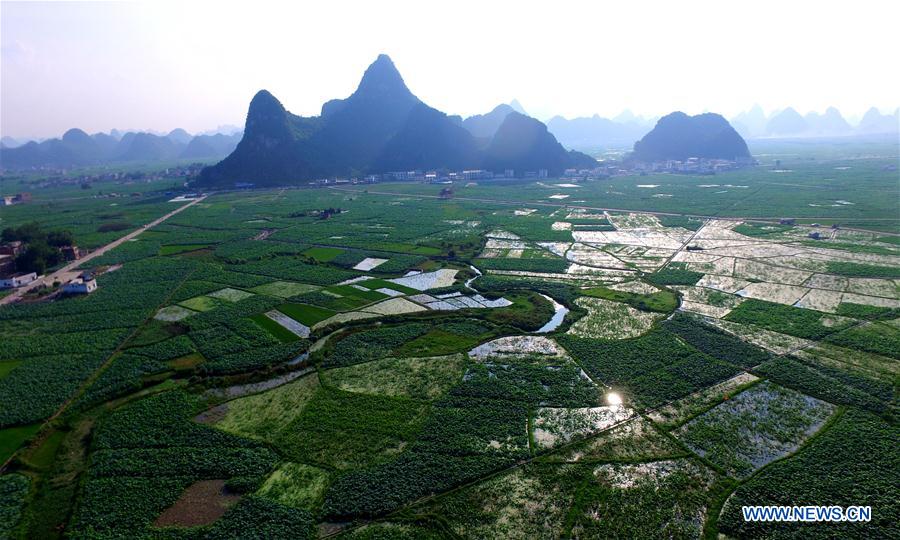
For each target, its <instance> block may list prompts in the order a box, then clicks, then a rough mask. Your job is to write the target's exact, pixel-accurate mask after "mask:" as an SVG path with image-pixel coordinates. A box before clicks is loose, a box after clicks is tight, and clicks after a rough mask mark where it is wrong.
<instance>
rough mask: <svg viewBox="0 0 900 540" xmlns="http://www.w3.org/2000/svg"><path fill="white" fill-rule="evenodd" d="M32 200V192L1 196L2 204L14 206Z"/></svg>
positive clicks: (0, 202)
mask: <svg viewBox="0 0 900 540" xmlns="http://www.w3.org/2000/svg"><path fill="white" fill-rule="evenodd" d="M27 202H31V193H16V194H15V195H4V196H3V197H0V206H12V205H14V204H24V203H27Z"/></svg>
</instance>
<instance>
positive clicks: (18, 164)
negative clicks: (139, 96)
mask: <svg viewBox="0 0 900 540" xmlns="http://www.w3.org/2000/svg"><path fill="white" fill-rule="evenodd" d="M240 138H241V134H240V132H237V133H232V134H230V135H225V134H222V133H216V134H214V135H196V136H192V135H190V134H189V133H187V132H186V131H184V130H183V129H174V130H172V131H171V132H170V133H169V134H167V135H155V134H153V133H146V132H132V131H130V132H127V133H119V132H117V131H116V130H113V131H112V132H111V133H110V134H107V133H95V134H93V135H88V134H87V133H85V132H84V131H82V130H80V129H75V128H73V129H70V130H69V131H67V132H65V133H64V134H63V136H62V137H61V138H59V139H48V140H45V141H42V142H35V141H29V142H27V143H25V144H21V145H19V144H17V143H18V141H16V140H14V139H11V138H7V137H4V140H3V147H2V148H0V166H2V167H3V168H8V169H24V168H31V167H61V168H66V167H76V166H88V165H100V164H104V163H124V162H156V161H173V160H180V159H184V160H188V159H193V160H210V159H216V158H221V157H224V156H227V155H228V154H229V153H230V152H231V151H232V150H234V148H235V146H237V143H238V141H239V140H240Z"/></svg>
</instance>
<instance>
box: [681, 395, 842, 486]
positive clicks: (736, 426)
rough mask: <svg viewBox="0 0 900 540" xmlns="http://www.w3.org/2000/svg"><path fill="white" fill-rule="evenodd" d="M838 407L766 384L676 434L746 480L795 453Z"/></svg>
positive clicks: (695, 420) (709, 413)
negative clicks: (764, 467)
mask: <svg viewBox="0 0 900 540" xmlns="http://www.w3.org/2000/svg"><path fill="white" fill-rule="evenodd" d="M833 412H834V406H833V405H831V404H829V403H825V402H824V401H820V400H818V399H815V398H811V397H809V396H805V395H803V394H800V393H799V392H795V391H793V390H789V389H787V388H782V387H780V386H778V385H775V384H772V383H769V382H762V383H760V384H757V385H755V386H753V387H752V388H750V389H749V390H745V391H744V392H741V393H740V394H738V395H737V396H735V397H732V398H730V399H729V400H727V401H725V402H723V403H721V404H719V405H717V406H716V407H714V408H713V409H711V410H709V411H707V412H706V413H704V414H702V415H700V416H698V417H696V418H694V419H693V420H691V421H690V422H688V423H687V424H685V425H684V426H683V427H682V428H681V429H680V430H678V432H677V433H676V436H677V437H678V438H679V439H680V440H681V441H682V442H684V443H685V444H687V445H688V446H689V447H690V448H691V449H693V450H694V451H696V452H698V453H699V454H700V455H702V456H704V457H706V458H707V459H709V460H710V461H712V462H713V463H715V464H717V465H719V466H721V467H722V468H723V469H725V470H726V471H727V472H728V473H729V474H731V475H733V476H736V477H744V476H747V475H749V474H750V473H751V472H753V471H754V470H756V469H758V468H760V467H762V466H763V465H766V464H767V463H769V462H771V461H773V460H775V459H778V458H779V457H781V456H783V455H785V454H788V453H790V452H792V451H794V450H795V449H796V448H797V446H799V445H800V443H802V442H803V441H804V440H805V439H806V438H807V437H809V436H810V435H812V434H813V433H815V432H816V431H817V430H818V429H819V427H820V426H821V425H822V424H823V423H824V422H825V420H826V419H827V418H828V417H829V416H830V415H831V413H833Z"/></svg>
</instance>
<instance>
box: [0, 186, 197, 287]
mask: <svg viewBox="0 0 900 540" xmlns="http://www.w3.org/2000/svg"><path fill="white" fill-rule="evenodd" d="M206 197H207V196H206V195H204V196H203V197H200V198H198V199H194V200H193V201H191V202H189V203H188V204H186V205H184V206H179V207H178V208H177V209H176V210H173V211H171V212H169V213H168V214H166V215H164V216H162V217H160V218H157V219H156V220H154V221H151V222H150V223H148V224H146V225H143V226H141V227H140V228H138V229H135V230H133V231H131V232H130V233H128V234H126V235H125V236H123V237H122V238H119V239H118V240H113V241H112V242H110V243H109V244H106V245H105V246H103V247H100V248H97V249H95V250H94V251H92V252H90V253H88V254H87V255H85V256H84V257H82V258H80V259H78V260H77V261H72V262H70V263H69V264H67V265H65V266H63V267H62V268H60V269H59V270H57V271H55V272H53V273H52V274H50V275H49V276H44V277H43V278H41V279H36V280H34V281H32V282H31V283H29V284H28V285H23V286H22V287H19V288H18V289H16V290H15V291H13V292H12V294H9V295H7V296H4V297H3V298H0V305H3V304H11V303H13V302H15V301H17V300H18V299H19V298H21V297H22V295H24V294H25V293H27V292H28V291H30V290H32V289H34V288H35V287H37V286H39V285H41V284H43V283H47V284H50V285H52V284H53V282H54V281H59V282H60V283H65V282H66V281H68V280H70V279H72V278H73V277H75V276H77V275H78V274H80V273H81V271H80V270H76V269H77V268H78V267H79V266H81V265H83V264H84V263H86V262H88V261H90V260H91V259H94V258H96V257H99V256H100V255H103V254H104V253H106V252H107V251H109V250H111V249H114V248H116V247H118V246H120V245H121V244H122V243H123V242H127V241H129V240H131V239H132V238H135V237H136V236H137V235H139V234H141V233H142V232H144V231H146V230H147V229H149V228H151V227H155V226H157V225H159V224H160V223H162V222H163V221H165V220H167V219H169V218H170V217H172V216H174V215H175V214H177V213H179V212H181V211H183V210H186V209H187V208H189V207H191V206H193V205H195V204H197V203H198V202H200V201H202V200H203V199H205V198H206Z"/></svg>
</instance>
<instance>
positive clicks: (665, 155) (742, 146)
mask: <svg viewBox="0 0 900 540" xmlns="http://www.w3.org/2000/svg"><path fill="white" fill-rule="evenodd" d="M690 157H697V158H706V159H728V160H740V159H746V158H749V157H750V150H749V149H748V148H747V143H746V142H745V141H744V139H743V138H742V137H741V136H740V135H739V134H738V132H737V131H735V130H734V128H733V127H731V124H729V123H728V120H725V118H723V117H722V116H721V115H718V114H715V113H704V114H698V115H696V116H688V115H686V114H684V113H683V112H673V113H672V114H668V115H666V116H663V117H662V118H660V119H659V122H657V123H656V126H655V127H654V128H653V129H652V130H651V131H650V133H648V134H646V135H644V137H643V138H641V140H639V141H638V142H636V143H634V152H632V154H631V158H633V159H635V160H638V161H647V162H653V161H665V160H670V159H671V160H685V159H687V158H690Z"/></svg>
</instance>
